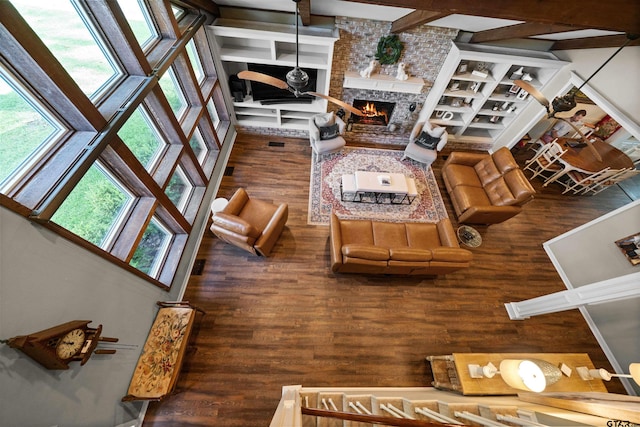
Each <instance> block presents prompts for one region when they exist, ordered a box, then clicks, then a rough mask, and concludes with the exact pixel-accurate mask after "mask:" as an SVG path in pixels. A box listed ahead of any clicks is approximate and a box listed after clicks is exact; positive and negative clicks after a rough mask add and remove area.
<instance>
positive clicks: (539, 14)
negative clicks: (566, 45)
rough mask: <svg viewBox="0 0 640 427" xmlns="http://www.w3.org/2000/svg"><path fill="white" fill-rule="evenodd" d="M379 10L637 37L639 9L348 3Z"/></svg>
mask: <svg viewBox="0 0 640 427" xmlns="http://www.w3.org/2000/svg"><path fill="white" fill-rule="evenodd" d="M350 1H353V2H356V3H368V4H371V3H375V4H378V5H382V6H393V7H402V8H407V9H416V10H428V11H431V12H441V13H449V14H453V13H456V14H463V15H474V16H487V17H492V18H501V19H511V20H515V21H523V22H541V23H546V24H556V25H567V26H571V27H579V28H596V29H600V30H609V31H620V32H624V33H630V34H640V7H638V4H637V2H635V1H629V0H581V1H569V2H568V1H565V0H545V1H540V0H538V1H529V2H517V1H513V0H492V1H490V2H484V1H469V0H375V1H373V2H372V1H367V0H350Z"/></svg>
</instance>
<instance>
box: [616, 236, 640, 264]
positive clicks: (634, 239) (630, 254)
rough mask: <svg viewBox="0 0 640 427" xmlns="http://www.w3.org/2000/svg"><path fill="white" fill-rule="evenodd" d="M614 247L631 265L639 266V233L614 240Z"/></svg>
mask: <svg viewBox="0 0 640 427" xmlns="http://www.w3.org/2000/svg"><path fill="white" fill-rule="evenodd" d="M616 246H618V248H620V250H621V251H622V253H623V254H624V256H625V257H626V258H627V259H628V260H629V262H630V263H631V264H632V265H639V264H640V233H636V234H632V235H631V236H627V237H624V238H622V239H620V240H616Z"/></svg>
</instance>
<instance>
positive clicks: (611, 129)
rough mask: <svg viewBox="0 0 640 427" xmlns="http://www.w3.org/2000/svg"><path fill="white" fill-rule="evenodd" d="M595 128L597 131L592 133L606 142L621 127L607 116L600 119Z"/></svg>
mask: <svg viewBox="0 0 640 427" xmlns="http://www.w3.org/2000/svg"><path fill="white" fill-rule="evenodd" d="M596 127H597V128H598V130H597V131H595V132H594V133H595V134H596V135H597V136H598V137H600V139H602V140H606V139H607V138H609V137H610V136H611V135H613V134H614V133H616V132H617V131H618V129H620V128H621V127H622V126H621V125H620V123H618V122H616V121H615V120H614V119H613V118H611V116H609V115H608V114H607V115H606V116H604V117H603V118H602V119H600V121H599V122H598V123H596Z"/></svg>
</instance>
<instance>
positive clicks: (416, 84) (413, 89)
mask: <svg viewBox="0 0 640 427" xmlns="http://www.w3.org/2000/svg"><path fill="white" fill-rule="evenodd" d="M343 86H344V87H345V88H351V89H370V90H381V91H385V92H404V93H420V92H421V91H422V87H423V86H424V80H422V79H421V78H420V77H409V78H408V79H407V80H398V79H396V78H395V77H393V76H389V75H386V74H372V75H371V77H369V78H367V77H362V76H361V75H360V74H358V73H357V72H355V71H346V72H345V73H344V83H343Z"/></svg>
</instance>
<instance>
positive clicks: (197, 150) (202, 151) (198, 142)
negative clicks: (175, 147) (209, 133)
mask: <svg viewBox="0 0 640 427" xmlns="http://www.w3.org/2000/svg"><path fill="white" fill-rule="evenodd" d="M189 145H190V146H191V149H192V150H193V153H194V154H195V155H196V158H197V159H198V162H200V163H202V161H203V160H204V158H205V157H206V155H207V146H206V144H205V143H204V138H202V134H201V133H200V129H198V128H196V130H195V131H194V132H193V135H192V136H191V139H190V140H189Z"/></svg>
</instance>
